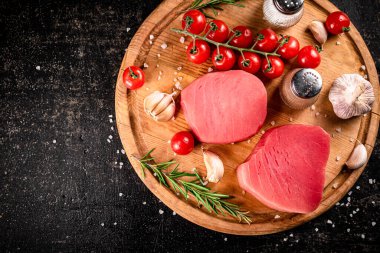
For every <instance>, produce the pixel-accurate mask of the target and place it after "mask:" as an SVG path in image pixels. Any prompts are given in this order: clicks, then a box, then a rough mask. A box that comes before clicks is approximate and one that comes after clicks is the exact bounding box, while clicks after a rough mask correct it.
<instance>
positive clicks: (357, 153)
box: [346, 144, 368, 170]
mask: <svg viewBox="0 0 380 253" xmlns="http://www.w3.org/2000/svg"><path fill="white" fill-rule="evenodd" d="M367 158H368V154H367V149H366V148H365V146H364V145H363V144H359V145H357V146H356V147H355V148H354V150H353V151H352V153H351V155H350V158H348V160H347V162H346V165H347V167H348V168H349V169H352V170H354V169H358V168H360V167H362V166H363V165H364V164H365V163H366V161H367Z"/></svg>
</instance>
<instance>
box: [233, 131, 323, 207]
mask: <svg viewBox="0 0 380 253" xmlns="http://www.w3.org/2000/svg"><path fill="white" fill-rule="evenodd" d="M329 152H330V135H329V134H327V133H326V132H325V131H324V130H323V129H322V128H320V127H318V126H307V125H285V126H280V127H275V128H272V129H270V130H269V131H267V132H266V133H265V134H264V135H263V136H262V138H261V139H260V141H259V142H258V144H257V145H256V147H255V149H254V150H253V152H252V154H251V155H250V157H249V158H248V159H247V161H246V162H245V163H243V164H242V165H240V166H239V167H238V169H237V177H238V180H239V184H240V186H241V187H242V188H243V189H244V190H245V191H247V192H249V193H250V194H252V195H253V196H254V197H256V198H257V199H258V200H259V201H261V202H262V203H263V204H265V205H266V206H268V207H270V208H273V209H276V210H279V211H284V212H294V213H308V212H311V211H313V210H315V209H316V208H317V207H318V205H319V203H320V202H321V200H322V193H323V186H324V181H325V167H326V163H327V160H328V157H329Z"/></svg>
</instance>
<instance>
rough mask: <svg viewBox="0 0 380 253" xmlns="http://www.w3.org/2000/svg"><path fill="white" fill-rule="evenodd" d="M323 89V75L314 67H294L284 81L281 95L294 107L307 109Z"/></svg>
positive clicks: (285, 101)
mask: <svg viewBox="0 0 380 253" xmlns="http://www.w3.org/2000/svg"><path fill="white" fill-rule="evenodd" d="M321 90H322V77H321V75H320V74H319V73H318V72H317V71H316V70H314V69H309V68H305V69H300V68H298V69H294V70H293V71H290V72H289V73H288V74H287V75H286V76H285V78H284V79H283V81H282V84H281V87H280V96H281V99H282V101H284V103H285V104H286V105H287V106H289V107H290V108H292V109H298V110H301V109H305V108H307V107H309V106H311V105H313V104H314V103H315V102H316V101H317V99H318V96H319V93H320V92H321Z"/></svg>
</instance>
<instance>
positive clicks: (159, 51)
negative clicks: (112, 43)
mask: <svg viewBox="0 0 380 253" xmlns="http://www.w3.org/2000/svg"><path fill="white" fill-rule="evenodd" d="M191 2H192V1H190V0H188V1H178V0H177V1H172V0H167V1H164V2H163V3H162V4H161V5H160V6H159V7H158V8H157V9H156V10H155V11H154V12H153V13H152V14H151V15H150V16H149V17H148V18H147V19H146V20H145V22H144V23H143V24H142V26H141V27H140V28H139V30H138V31H137V33H136V34H135V36H134V37H133V39H132V41H131V43H130V45H129V47H128V50H127V52H126V54H125V56H124V59H123V62H122V64H121V67H120V71H119V76H118V79H117V84H116V94H115V110H116V118H117V127H118V131H119V134H120V138H121V141H122V143H123V146H124V149H125V150H126V153H127V155H128V158H129V160H130V161H131V163H132V165H133V168H134V169H135V171H136V173H137V174H138V175H139V176H140V178H141V180H142V181H143V182H144V183H145V185H146V186H147V187H148V188H149V189H150V190H151V191H152V192H153V193H154V194H155V195H156V196H157V197H158V198H159V199H161V200H162V201H163V202H164V203H165V204H166V205H167V206H169V207H170V208H171V209H173V210H174V211H175V212H176V213H178V214H179V215H181V216H182V217H184V218H186V219H188V220H190V221H191V222H194V223H196V224H198V225H200V226H203V227H206V228H209V229H212V230H216V231H220V232H224V233H230V234H239V235H259V234H269V233H275V232H279V231H283V230H286V229H290V228H292V227H295V226H297V225H300V224H302V223H304V222H306V221H309V220H311V219H313V218H315V217H317V216H318V215H320V214H322V213H323V212H325V211H326V210H328V209H329V208H331V207H332V206H333V205H334V204H335V203H336V202H337V201H339V200H340V199H341V198H342V197H343V196H344V195H345V194H346V193H347V191H349V189H350V188H351V187H352V186H353V185H354V183H355V182H356V180H357V179H358V177H359V176H360V174H361V173H362V172H363V170H364V168H365V166H363V167H362V168H360V169H358V170H354V171H348V170H346V169H345V168H344V163H345V162H346V161H347V159H348V157H349V155H350V153H351V152H352V150H353V148H354V147H355V145H357V143H359V142H361V143H363V144H365V146H366V148H367V151H368V153H369V154H371V152H372V149H373V146H374V142H375V139H376V135H377V131H378V127H379V117H380V116H379V112H380V105H379V82H378V76H377V72H376V68H375V64H374V62H373V59H372V57H371V55H370V53H369V51H368V49H367V47H366V45H365V43H364V41H363V39H362V37H361V36H360V34H359V32H358V31H357V30H356V28H355V27H354V26H353V25H351V28H352V30H351V31H350V32H349V33H348V34H343V35H339V36H332V37H330V38H329V39H328V42H327V43H326V44H325V46H324V51H323V52H322V63H321V65H320V66H319V67H318V68H317V70H318V71H319V72H320V73H321V75H322V77H323V81H324V82H323V89H322V92H321V96H320V97H319V99H318V101H317V102H316V104H315V110H312V109H311V108H308V109H305V110H301V111H296V110H291V109H289V108H287V107H286V106H285V105H284V104H283V103H282V101H281V99H280V97H279V93H278V86H279V84H280V82H281V79H282V78H278V79H275V80H273V81H265V86H266V89H267V92H268V101H269V103H268V116H267V119H266V122H265V124H264V126H263V128H262V129H263V130H267V129H269V128H271V127H272V124H273V123H275V125H276V126H278V125H283V124H292V123H301V124H312V125H319V126H321V127H323V128H324V129H325V130H326V131H327V132H328V133H330V134H331V136H332V138H331V151H330V157H329V160H328V164H327V168H326V184H325V189H324V194H323V201H322V203H321V204H320V206H319V207H318V208H317V209H316V210H315V211H314V212H312V213H308V214H293V213H282V212H278V211H275V210H272V209H270V208H268V207H266V206H264V205H263V204H261V203H260V202H259V201H257V200H256V199H255V198H254V197H252V196H250V195H249V194H244V193H243V191H242V189H241V188H240V187H239V184H238V182H237V178H236V173H235V170H236V167H237V166H238V165H239V164H241V163H242V162H243V161H244V160H245V159H246V158H247V156H248V155H249V154H250V153H251V151H252V149H253V148H254V147H255V145H256V143H257V142H258V140H259V139H260V137H261V135H262V134H261V133H258V134H257V135H256V136H254V137H252V138H251V139H250V140H249V141H243V142H240V143H235V144H228V145H207V144H206V146H207V147H208V148H209V150H211V151H215V152H216V153H217V154H219V155H220V157H221V159H222V160H223V163H224V165H225V174H224V177H223V179H222V180H221V181H220V182H219V183H218V184H208V187H211V188H212V189H213V190H216V191H218V192H221V193H225V194H229V195H232V196H234V198H233V200H231V201H232V202H234V203H236V204H239V205H241V207H242V208H243V209H245V210H249V211H250V213H251V216H252V219H253V223H252V224H251V225H248V224H242V223H239V222H237V221H236V220H234V219H232V218H230V217H223V216H216V215H213V214H210V213H208V212H207V211H205V210H203V209H200V208H198V207H197V205H196V203H195V202H194V201H192V200H190V201H185V200H184V199H183V198H181V197H179V196H177V195H176V194H174V193H173V192H172V191H171V190H169V189H166V188H164V187H163V186H161V185H160V184H159V183H158V181H157V180H156V178H155V177H154V176H153V175H152V174H150V173H148V174H147V175H146V177H145V178H142V176H141V171H140V167H139V164H138V163H137V162H136V161H135V160H134V159H131V155H132V154H135V155H138V156H142V155H143V154H145V153H146V152H147V151H149V150H150V149H152V148H156V150H155V151H154V153H153V156H154V157H155V158H156V159H157V160H158V162H160V161H167V160H169V159H172V158H175V159H176V160H177V161H178V162H179V163H180V165H181V166H180V168H181V170H184V171H190V170H191V169H192V168H194V167H196V168H197V169H198V171H199V172H200V173H201V174H202V175H206V171H205V167H204V164H203V158H202V153H201V149H200V145H197V146H196V147H195V150H194V151H193V152H192V153H191V154H189V155H187V156H175V155H174V153H173V152H172V151H171V148H170V145H169V143H168V141H169V140H170V139H171V137H172V136H173V135H174V134H175V133H176V132H179V131H181V130H187V129H189V128H188V125H187V123H186V121H185V118H184V115H183V113H182V111H179V112H178V114H177V115H176V119H175V120H174V121H170V122H162V123H160V122H155V121H153V120H151V119H150V118H149V117H148V116H147V115H146V114H145V112H144V110H143V100H144V98H145V97H146V96H147V95H149V94H150V93H152V92H153V91H156V90H160V91H165V92H170V91H171V89H172V87H173V85H174V83H175V82H174V81H173V79H174V78H176V77H179V76H180V77H182V78H183V80H182V81H181V85H182V86H183V87H186V86H187V85H188V84H190V83H191V81H193V80H194V79H196V78H198V77H200V76H202V75H204V74H205V73H207V71H208V68H209V67H211V66H212V63H211V61H210V60H208V61H207V62H206V63H204V64H202V65H195V64H192V63H190V62H188V61H187V60H186V53H185V46H186V45H187V44H188V43H189V42H190V38H187V39H186V42H185V44H182V43H180V37H181V35H178V34H175V33H174V32H172V31H170V28H173V27H175V28H180V23H181V22H180V21H181V17H182V14H181V11H183V10H185V9H187V8H188V7H189V6H190V4H191ZM262 3H263V1H260V0H255V1H245V2H244V5H245V8H238V7H235V6H223V8H224V11H222V12H221V13H220V15H219V16H218V19H222V20H224V21H225V22H226V23H227V24H228V25H229V26H230V27H231V28H232V27H234V26H236V25H239V24H243V25H247V26H249V27H250V28H252V30H253V31H254V32H257V31H258V30H260V29H262V28H265V27H268V24H266V23H265V21H263V14H262ZM335 10H337V8H336V7H335V6H334V5H333V4H331V3H330V2H328V1H324V0H314V1H305V13H304V16H303V18H302V20H301V21H300V22H299V23H298V24H297V25H296V26H294V27H291V28H289V29H286V30H277V32H278V33H282V34H288V35H292V36H295V37H296V38H298V39H299V41H300V43H301V46H305V45H313V44H315V43H316V42H315V41H314V40H313V37H312V35H311V34H310V33H309V32H308V31H307V29H306V28H307V25H308V24H309V23H310V22H311V21H312V20H316V19H317V20H322V21H323V20H325V19H326V17H327V15H328V13H330V12H333V11H335ZM150 35H153V36H154V39H153V40H151V39H150ZM337 42H339V43H337ZM163 43H166V44H167V45H168V47H167V48H166V49H163V48H162V47H161V45H162V44H163ZM144 63H147V64H148V66H149V67H147V68H145V69H144V71H145V74H146V83H145V85H144V86H143V87H142V88H140V89H138V90H137V91H127V90H126V88H125V86H124V85H123V84H122V72H123V70H124V69H125V68H126V67H127V66H130V65H137V66H142V65H143V64H144ZM362 65H365V66H366V71H362V70H360V67H361V66H362ZM295 66H296V64H295V63H294V61H293V62H290V63H288V64H286V69H285V72H287V71H289V70H290V69H292V68H294V67H295ZM160 71H161V72H162V78H161V79H160V80H158V76H159V72H160ZM346 73H359V74H362V75H365V74H366V75H368V78H369V81H370V82H371V83H372V85H373V87H374V90H375V93H376V102H375V103H374V105H373V110H372V112H371V113H368V114H367V115H365V116H361V117H356V118H352V119H349V120H341V119H339V118H338V117H336V116H335V114H334V112H333V108H332V105H331V103H330V102H329V101H328V91H329V89H330V87H331V85H332V82H333V81H334V79H335V78H337V77H339V76H341V75H342V74H346ZM291 118H292V120H291ZM271 123H272V124H271ZM337 128H338V129H339V128H341V132H339V131H336V129H337ZM337 156H338V157H340V158H341V159H340V160H339V161H337V159H336V158H337ZM333 186H334V187H333ZM276 215H279V217H280V218H278V217H277V219H275V218H274V217H275V216H276Z"/></svg>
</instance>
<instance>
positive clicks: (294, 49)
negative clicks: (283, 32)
mask: <svg viewBox="0 0 380 253" xmlns="http://www.w3.org/2000/svg"><path fill="white" fill-rule="evenodd" d="M284 40H285V41H284ZM281 42H285V44H283V45H282V46H280V45H281V44H280V43H281ZM278 46H280V47H279V48H278V50H277V53H278V54H279V55H281V57H282V58H284V59H286V60H290V59H292V58H294V57H296V56H297V54H298V51H299V50H300V43H299V42H298V40H297V39H296V38H294V37H292V36H284V37H283V38H282V39H281V40H280V41H279V43H278Z"/></svg>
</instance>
